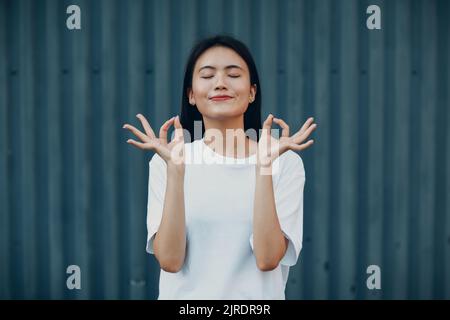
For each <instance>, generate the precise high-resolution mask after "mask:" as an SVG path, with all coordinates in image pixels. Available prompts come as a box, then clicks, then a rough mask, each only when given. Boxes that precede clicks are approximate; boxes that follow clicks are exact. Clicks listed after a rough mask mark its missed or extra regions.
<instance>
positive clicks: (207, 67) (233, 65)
mask: <svg viewBox="0 0 450 320" xmlns="http://www.w3.org/2000/svg"><path fill="white" fill-rule="evenodd" d="M233 68H238V69H241V70H244V69H242V68H241V67H240V66H238V65H236V64H231V65H229V66H226V67H225V69H233ZM203 69H213V70H216V69H217V68H215V67H213V66H203V67H201V68H200V69H199V70H198V72H200V71H202V70H203Z"/></svg>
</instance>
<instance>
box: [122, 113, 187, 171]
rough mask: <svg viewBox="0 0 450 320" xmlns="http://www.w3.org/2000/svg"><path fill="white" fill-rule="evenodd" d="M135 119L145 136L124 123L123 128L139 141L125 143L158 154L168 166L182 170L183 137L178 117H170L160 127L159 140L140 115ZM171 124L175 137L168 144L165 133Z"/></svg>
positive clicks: (131, 140) (129, 140)
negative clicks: (139, 122) (171, 165)
mask: <svg viewBox="0 0 450 320" xmlns="http://www.w3.org/2000/svg"><path fill="white" fill-rule="evenodd" d="M136 117H137V118H138V119H139V120H140V121H141V123H142V126H143V127H144V130H145V134H144V133H143V132H141V131H140V130H138V129H137V128H135V127H133V126H132V125H130V124H128V123H126V124H125V125H124V126H123V128H124V129H128V130H130V131H131V132H132V133H133V134H134V135H135V136H136V137H138V138H139V139H140V140H141V142H138V141H135V140H133V139H128V140H127V143H129V144H131V145H133V146H135V147H137V148H139V149H142V150H153V151H155V152H156V153H158V154H159V156H160V157H161V158H163V159H164V161H165V162H166V163H167V164H168V165H169V164H174V165H177V166H181V167H183V168H184V135H183V128H182V127H181V123H180V119H179V117H178V116H176V117H172V118H170V119H169V120H167V121H166V122H165V123H164V124H163V125H162V126H161V129H160V130H159V138H158V137H156V135H155V133H154V132H153V130H152V127H151V126H150V124H149V123H148V121H147V119H145V117H144V116H143V115H142V114H138V115H136ZM172 124H174V126H175V137H174V139H173V140H172V141H170V142H169V143H168V142H167V131H168V129H169V127H170V126H171V125H172Z"/></svg>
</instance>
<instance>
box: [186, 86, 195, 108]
mask: <svg viewBox="0 0 450 320" xmlns="http://www.w3.org/2000/svg"><path fill="white" fill-rule="evenodd" d="M187 95H188V99H189V104H190V105H192V106H195V98H194V92H193V91H192V88H188V89H187Z"/></svg>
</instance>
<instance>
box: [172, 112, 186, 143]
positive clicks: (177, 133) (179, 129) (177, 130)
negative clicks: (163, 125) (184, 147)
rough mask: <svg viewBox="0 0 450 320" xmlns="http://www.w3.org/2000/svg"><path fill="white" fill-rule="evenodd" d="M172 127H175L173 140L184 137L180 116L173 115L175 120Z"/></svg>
mask: <svg viewBox="0 0 450 320" xmlns="http://www.w3.org/2000/svg"><path fill="white" fill-rule="evenodd" d="M173 125H174V127H175V140H177V141H178V140H179V139H182V138H183V137H184V135H183V127H182V126H181V123H180V117H179V116H176V117H175V121H174V124H173Z"/></svg>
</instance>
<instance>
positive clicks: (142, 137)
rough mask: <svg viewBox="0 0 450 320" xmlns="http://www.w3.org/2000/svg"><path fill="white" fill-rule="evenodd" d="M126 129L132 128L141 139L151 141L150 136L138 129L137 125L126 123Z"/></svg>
mask: <svg viewBox="0 0 450 320" xmlns="http://www.w3.org/2000/svg"><path fill="white" fill-rule="evenodd" d="M123 128H124V129H128V130H130V131H131V132H132V133H133V134H134V135H135V136H136V137H138V138H139V139H141V140H142V141H144V142H148V141H149V137H148V136H146V135H145V134H143V133H142V132H141V131H140V130H138V129H136V128H135V127H133V126H132V125H130V124H128V123H127V124H125V125H124V126H123Z"/></svg>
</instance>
